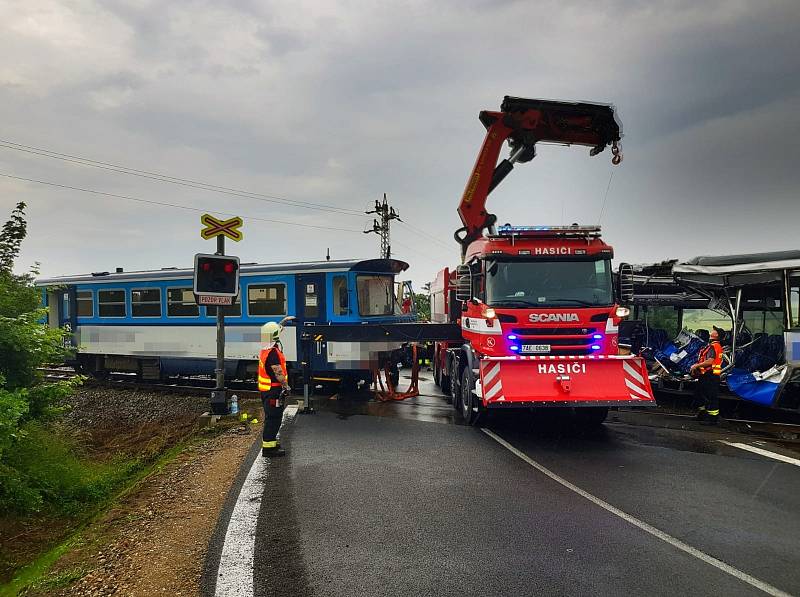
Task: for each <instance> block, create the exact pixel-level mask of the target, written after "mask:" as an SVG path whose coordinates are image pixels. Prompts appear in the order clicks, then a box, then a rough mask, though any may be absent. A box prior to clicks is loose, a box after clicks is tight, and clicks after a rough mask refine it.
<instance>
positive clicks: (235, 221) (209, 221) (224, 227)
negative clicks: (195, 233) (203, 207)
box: [200, 214, 244, 243]
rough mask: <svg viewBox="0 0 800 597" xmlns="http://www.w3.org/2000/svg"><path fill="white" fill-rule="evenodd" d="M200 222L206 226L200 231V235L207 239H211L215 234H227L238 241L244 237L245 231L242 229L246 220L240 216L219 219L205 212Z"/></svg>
mask: <svg viewBox="0 0 800 597" xmlns="http://www.w3.org/2000/svg"><path fill="white" fill-rule="evenodd" d="M200 222H201V223H202V224H203V225H204V226H205V228H203V229H202V230H201V231H200V236H202V237H203V239H205V240H210V239H212V238H214V237H215V236H227V237H228V238H229V239H231V240H234V241H236V242H237V243H238V242H239V241H240V240H242V239H243V238H244V232H242V231H241V230H240V228H241V227H242V225H243V224H244V220H242V218H240V217H239V216H235V217H233V218H230V219H229V220H218V219H217V218H215V217H214V216H212V215H211V214H203V215H202V216H200Z"/></svg>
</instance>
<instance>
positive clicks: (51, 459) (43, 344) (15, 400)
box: [0, 203, 108, 512]
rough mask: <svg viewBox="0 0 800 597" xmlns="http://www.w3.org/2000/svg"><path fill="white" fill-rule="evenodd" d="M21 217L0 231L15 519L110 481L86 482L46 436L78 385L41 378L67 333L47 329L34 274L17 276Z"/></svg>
mask: <svg viewBox="0 0 800 597" xmlns="http://www.w3.org/2000/svg"><path fill="white" fill-rule="evenodd" d="M24 210H25V204H24V203H20V204H18V205H17V207H16V209H14V211H13V212H12V213H11V218H10V219H9V220H8V221H7V222H6V223H5V225H4V226H3V228H2V230H0V510H7V511H11V512H34V511H38V510H40V509H42V507H43V505H44V504H50V503H55V504H57V503H60V502H61V501H64V503H72V502H74V501H75V500H77V499H80V498H81V495H79V494H80V492H84V494H83V496H82V497H83V498H86V499H95V497H97V496H99V495H101V494H102V493H103V492H104V491H105V490H104V489H103V487H104V485H103V483H105V482H106V481H104V479H105V478H106V477H107V476H108V475H106V474H100V475H99V477H98V478H94V479H93V478H91V475H89V477H88V478H87V473H86V471H85V470H84V469H85V467H83V465H82V464H80V461H79V460H78V459H77V457H76V456H74V454H73V452H72V448H74V446H69V445H67V444H65V443H63V442H61V443H59V442H58V441H56V438H50V437H46V435H47V434H45V433H44V432H43V431H42V430H43V427H42V426H41V424H42V422H44V421H47V420H48V419H50V418H52V417H53V415H55V414H56V413H57V412H58V408H57V407H56V406H55V405H57V404H58V403H60V402H61V401H62V400H63V399H64V398H65V397H66V396H68V395H69V394H70V393H71V392H72V391H73V390H74V388H75V386H76V385H78V384H80V383H81V380H80V378H76V379H74V380H70V381H63V382H58V383H46V382H45V381H44V380H43V377H42V374H41V372H40V371H39V368H40V367H42V366H43V365H47V364H48V363H54V362H60V361H62V360H63V359H64V356H65V354H66V350H67V349H66V348H65V346H66V342H65V340H66V332H65V331H64V330H61V329H58V328H51V327H49V326H47V325H45V324H43V323H42V321H43V320H44V318H45V316H46V314H47V310H46V309H42V308H40V307H41V305H40V298H39V296H40V294H39V291H38V290H37V289H36V287H35V286H34V282H33V278H34V275H35V273H36V270H35V269H32V270H31V271H30V272H28V273H26V274H15V273H14V262H15V260H16V258H17V256H18V254H19V249H20V245H21V243H22V241H23V239H24V238H25V235H26V232H27V223H26V222H25V218H24ZM34 439H36V440H39V441H34ZM37 459H39V461H38V462H37ZM48 467H49V468H48ZM98 479H100V480H98ZM98 483H99V485H98ZM98 488H99V489H98ZM62 492H64V493H63V494H62Z"/></svg>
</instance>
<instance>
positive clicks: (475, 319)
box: [431, 97, 655, 424]
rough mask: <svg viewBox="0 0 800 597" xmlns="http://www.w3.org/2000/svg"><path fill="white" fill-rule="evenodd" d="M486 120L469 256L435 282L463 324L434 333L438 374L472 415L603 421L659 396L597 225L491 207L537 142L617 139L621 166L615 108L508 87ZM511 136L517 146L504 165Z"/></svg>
mask: <svg viewBox="0 0 800 597" xmlns="http://www.w3.org/2000/svg"><path fill="white" fill-rule="evenodd" d="M480 120H481V122H482V123H483V125H484V126H485V127H486V129H487V133H486V139H485V141H484V143H483V147H482V148H481V151H480V153H479V155H478V159H477V161H476V163H475V167H474V168H473V171H472V174H471V176H470V178H469V180H468V182H467V187H466V189H465V191H464V195H463V197H462V199H461V204H460V205H459V208H458V213H459V215H460V217H461V221H462V222H463V224H464V226H463V228H460V229H459V230H458V231H456V233H455V238H456V240H457V241H458V242H459V243H460V244H461V256H462V264H461V265H459V266H458V267H456V268H455V269H448V268H445V269H443V270H442V271H440V272H439V273H438V275H437V277H436V280H435V281H434V282H433V283H432V284H431V318H432V320H433V321H434V322H438V323H448V322H449V323H456V324H459V325H460V327H461V332H462V340H461V341H458V342H452V341H451V342H437V343H436V345H435V354H434V363H433V364H434V378H435V380H436V383H437V384H438V385H439V386H440V387H441V388H442V389H443V390H444V391H445V394H447V395H449V398H450V399H452V402H453V405H454V407H455V408H456V409H458V410H459V411H460V412H461V414H462V415H463V418H464V419H465V420H466V421H467V422H468V423H470V424H474V423H475V422H476V421H477V419H478V417H479V415H480V414H481V412H483V411H484V410H485V409H497V408H530V407H569V408H574V409H575V415H576V416H577V417H579V418H580V419H581V420H583V421H584V422H585V423H587V424H600V423H602V421H603V420H605V418H606V415H607V414H608V409H609V407H612V406H630V405H654V404H655V400H654V398H653V391H652V389H651V387H650V382H649V380H648V376H647V369H646V366H645V363H644V360H643V359H642V358H640V357H637V356H632V355H630V354H624V353H625V352H626V351H625V350H624V347H620V342H619V324H620V321H621V320H623V319H624V318H625V317H626V316H627V315H628V309H627V308H625V307H621V306H619V304H618V303H619V302H621V301H620V300H619V299H620V295H619V289H617V292H615V289H614V281H613V280H614V277H613V276H612V270H611V258H612V257H613V249H612V248H611V246H609V245H607V244H606V243H605V242H603V240H602V239H601V238H600V227H599V226H578V225H573V226H511V225H508V224H507V225H503V226H497V225H496V222H497V218H496V216H495V215H494V214H490V213H488V212H487V211H486V200H487V197H488V195H489V193H491V192H492V191H493V190H494V189H495V188H496V187H497V185H498V184H499V183H500V182H501V181H502V180H503V178H505V176H507V175H508V174H509V172H511V170H512V169H513V168H514V164H515V163H518V162H519V163H522V162H527V161H530V160H531V159H532V158H533V157H534V156H535V155H536V152H535V147H536V143H539V142H551V143H560V144H567V145H570V144H576V145H587V146H590V147H591V148H592V149H591V151H590V155H596V154H598V153H600V152H602V151H603V150H604V149H605V148H606V147H607V146H609V145H610V146H611V151H612V153H613V158H612V162H613V163H614V164H615V165H616V164H618V163H619V162H620V161H621V155H620V153H619V147H618V142H619V140H620V127H619V124H618V123H617V121H616V118H615V116H614V111H613V109H612V108H611V107H610V106H606V105H599V104H588V103H567V102H552V101H542V100H529V99H521V98H514V97H506V98H505V99H504V101H503V103H502V106H501V109H500V111H499V112H490V111H484V112H481V114H480ZM506 141H508V143H509V145H510V148H511V153H510V156H509V157H508V158H507V159H504V160H502V161H501V162H500V163H499V164H498V163H497V161H498V158H499V155H500V151H501V149H502V146H503V143H505V142H506ZM619 279H620V280H621V282H620V284H618V286H623V285H624V281H625V275H624V272H623V275H621V276H620V277H619ZM631 288H632V287H631Z"/></svg>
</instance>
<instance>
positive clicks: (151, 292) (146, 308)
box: [131, 288, 161, 317]
mask: <svg viewBox="0 0 800 597" xmlns="http://www.w3.org/2000/svg"><path fill="white" fill-rule="evenodd" d="M131 315H133V316H134V317H161V289H160V288H141V289H138V290H131Z"/></svg>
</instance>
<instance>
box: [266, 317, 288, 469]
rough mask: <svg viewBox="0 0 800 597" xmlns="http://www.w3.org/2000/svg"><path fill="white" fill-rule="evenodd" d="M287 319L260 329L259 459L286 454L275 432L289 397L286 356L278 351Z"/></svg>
mask: <svg viewBox="0 0 800 597" xmlns="http://www.w3.org/2000/svg"><path fill="white" fill-rule="evenodd" d="M288 319H294V318H293V317H289V318H286V319H284V320H283V321H281V322H280V323H275V322H274V321H270V322H269V323H265V324H264V325H263V326H261V342H262V344H263V345H264V348H262V349H261V352H259V353H258V391H259V392H260V394H261V404H262V405H263V406H264V432H263V434H262V437H261V455H262V456H283V455H285V454H286V451H285V450H284V449H283V448H281V446H280V442H279V441H278V431H279V430H280V428H281V421H282V420H283V408H284V405H285V404H284V403H285V400H286V397H287V396H288V395H289V390H290V388H289V377H288V372H287V370H286V357H284V356H283V351H282V350H281V343H280V339H279V338H280V335H281V332H282V331H283V323H284V322H285V321H287V320H288Z"/></svg>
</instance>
